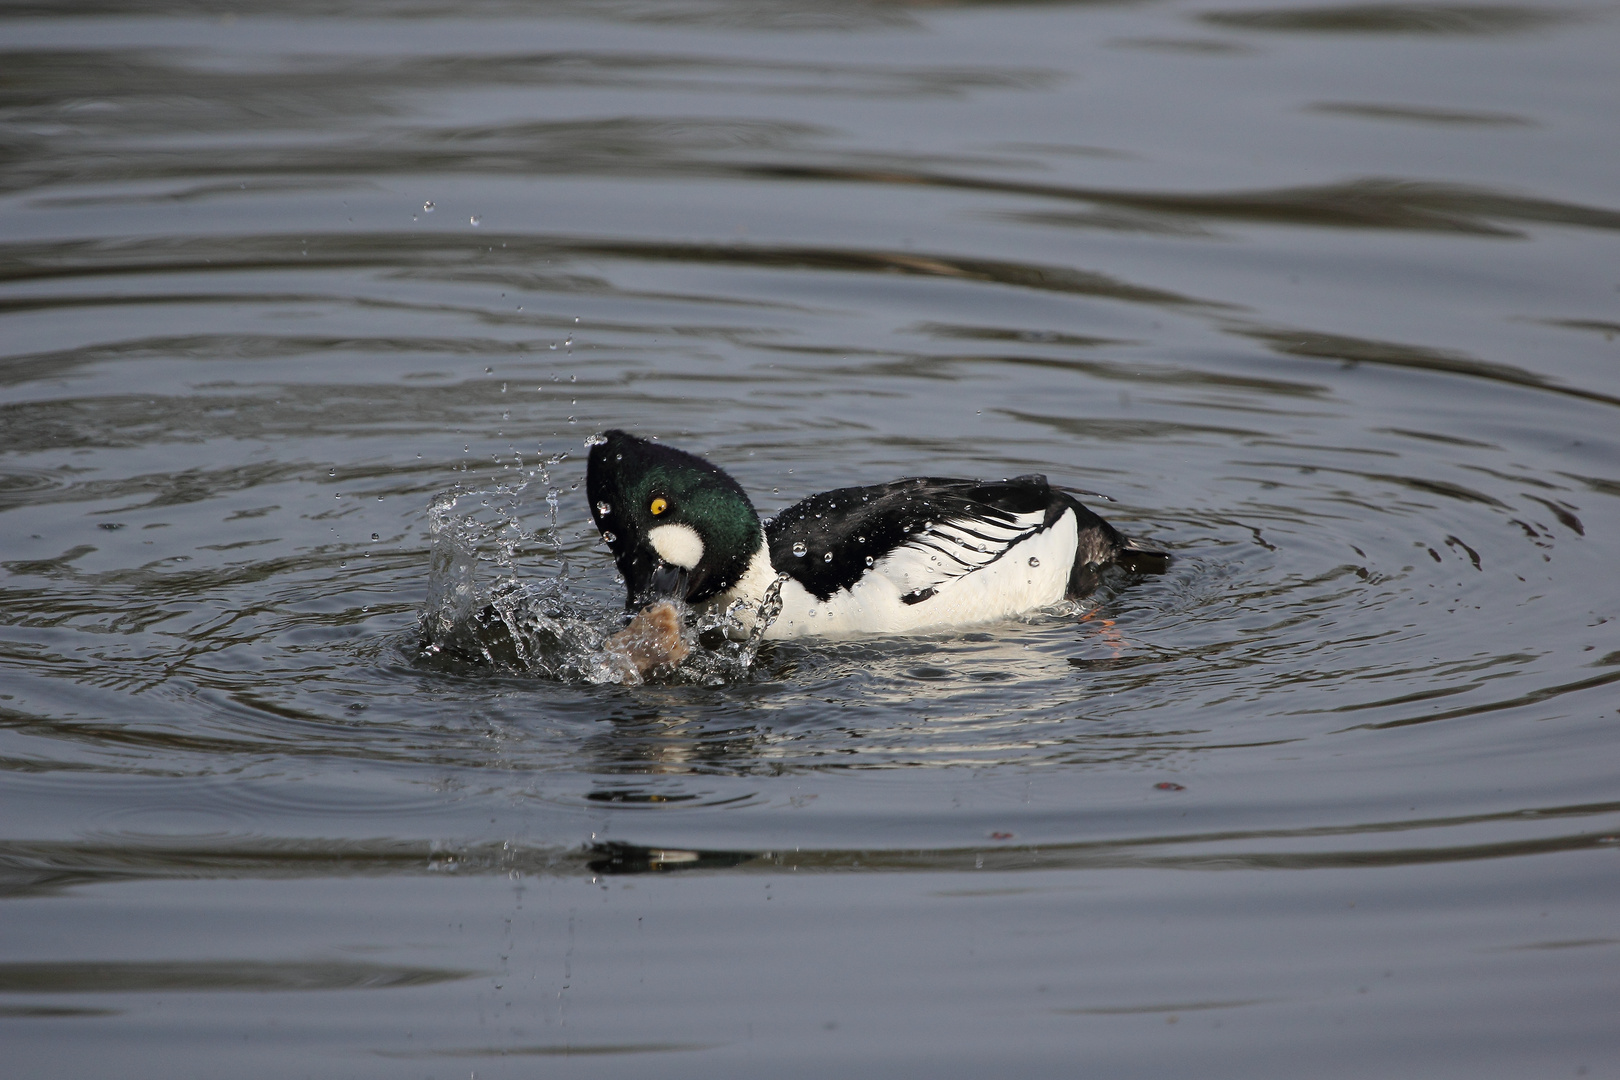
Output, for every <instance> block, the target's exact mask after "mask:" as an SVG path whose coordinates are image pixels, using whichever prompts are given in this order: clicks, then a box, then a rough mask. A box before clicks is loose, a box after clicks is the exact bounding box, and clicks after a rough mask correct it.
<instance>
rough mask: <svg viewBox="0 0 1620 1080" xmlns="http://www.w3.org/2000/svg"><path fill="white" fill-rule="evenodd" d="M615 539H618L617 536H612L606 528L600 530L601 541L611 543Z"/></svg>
mask: <svg viewBox="0 0 1620 1080" xmlns="http://www.w3.org/2000/svg"><path fill="white" fill-rule="evenodd" d="M617 539H618V537H617V536H614V535H613V534H612V533H610V532H608V531H607V530H606V529H603V530H602V542H603V543H605V544H611V543H613V541H615V540H617Z"/></svg>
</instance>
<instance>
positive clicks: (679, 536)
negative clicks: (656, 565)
mask: <svg viewBox="0 0 1620 1080" xmlns="http://www.w3.org/2000/svg"><path fill="white" fill-rule="evenodd" d="M647 540H648V542H649V543H651V544H652V546H653V550H654V551H656V552H658V557H659V558H660V559H663V560H664V561H665V562H667V563H669V565H671V566H679V567H680V568H681V569H683V570H691V569H693V568H694V567H696V566H697V564H698V563H700V562H702V561H703V538H702V537H701V536H699V535H698V534H697V530H696V529H694V528H692V526H690V525H660V526H658V527H657V528H655V529H649V530H647Z"/></svg>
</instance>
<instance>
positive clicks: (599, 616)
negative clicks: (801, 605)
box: [418, 455, 783, 685]
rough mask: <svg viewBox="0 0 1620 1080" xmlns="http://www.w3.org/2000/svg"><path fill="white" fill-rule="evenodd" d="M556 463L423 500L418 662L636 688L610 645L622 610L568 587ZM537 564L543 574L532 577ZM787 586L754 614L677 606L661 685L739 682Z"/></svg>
mask: <svg viewBox="0 0 1620 1080" xmlns="http://www.w3.org/2000/svg"><path fill="white" fill-rule="evenodd" d="M562 457H563V456H562V455H559V456H558V457H556V458H553V459H550V460H548V461H546V462H544V463H542V464H541V465H539V466H538V467H536V468H534V469H533V470H531V471H530V473H529V475H528V476H527V477H526V478H525V479H523V480H522V481H520V482H518V483H516V484H501V483H494V484H492V485H491V486H489V487H486V488H462V487H457V488H453V489H451V490H449V491H446V492H442V493H441V494H439V495H437V496H435V497H434V498H433V500H432V501H431V502H430V503H429V505H428V527H429V531H430V533H431V536H432V547H431V561H430V566H429V571H428V597H427V604H426V607H425V608H424V610H423V612H422V615H421V619H420V643H419V646H418V659H419V660H421V661H424V662H431V663H436V664H448V665H450V666H456V667H460V666H474V667H494V668H497V669H501V670H505V671H516V672H522V673H525V674H531V675H536V676H539V677H541V678H546V679H553V680H557V681H560V682H575V683H597V684H600V683H624V684H635V683H640V682H642V681H643V676H642V675H641V674H640V673H639V672H638V671H637V670H636V668H635V665H634V664H632V663H630V662H629V660H628V658H627V657H626V656H625V655H623V654H621V653H619V652H616V651H615V650H614V649H613V648H612V647H611V645H610V643H609V639H610V638H611V637H612V636H613V635H614V634H616V633H618V632H619V631H620V630H622V629H623V628H624V624H625V618H626V616H625V613H624V612H623V611H621V610H619V609H618V608H615V607H607V606H604V605H602V604H601V603H600V602H599V601H597V600H595V599H593V598H591V597H588V596H585V595H581V594H580V593H579V592H578V591H576V590H575V589H574V587H573V580H572V578H571V574H570V566H569V560H568V557H567V555H566V553H565V550H564V542H563V539H562V537H561V536H560V535H559V533H558V529H557V512H558V502H559V498H560V492H559V490H558V488H556V487H554V486H552V484H551V478H550V474H549V472H548V470H549V468H550V467H551V466H554V465H556V464H558V463H559V462H560V461H561V460H562ZM542 502H543V504H544V506H545V507H546V509H545V511H544V513H545V514H546V520H547V524H546V525H545V526H544V527H542V528H540V529H538V530H530V529H529V528H527V527H526V526H525V524H524V519H525V517H526V515H527V514H529V513H531V512H532V511H534V510H537V509H538V505H539V504H540V503H542ZM537 563H538V565H539V566H540V567H542V568H543V569H544V570H548V571H550V572H549V573H548V574H543V575H542V576H538V577H537V576H535V575H534V573H533V569H534V567H535V566H536V565H537ZM601 569H602V572H603V573H608V572H611V564H610V563H608V562H607V561H606V560H604V561H603V563H602V567H601ZM525 570H526V571H527V574H525V573H524V571H525ZM782 580H783V579H778V580H777V581H776V582H775V583H774V584H773V585H772V586H771V588H770V590H769V591H768V592H767V594H766V597H765V599H764V601H763V602H762V603H761V604H760V606H759V610H758V611H757V612H756V611H754V610H752V609H751V605H749V604H747V603H746V602H743V601H739V602H737V603H735V604H733V605H731V607H730V608H728V609H727V610H725V611H717V610H706V611H702V612H699V613H697V614H695V615H692V614H690V613H687V612H686V611H685V609H684V608H682V609H681V610H682V613H683V615H684V616H685V618H684V620H683V621H684V628H683V630H682V638H683V640H684V641H685V642H686V644H687V645H688V646H691V652H690V654H689V655H688V656H687V658H686V660H685V661H684V662H683V663H681V664H680V666H679V667H678V668H676V669H675V670H674V671H673V672H661V674H660V675H659V676H658V677H657V678H656V681H659V682H676V683H698V684H702V685H722V684H724V683H727V682H733V681H736V680H738V679H741V678H745V677H746V676H747V674H748V672H749V670H750V669H751V668H752V666H753V664H754V661H755V658H756V657H757V656H758V653H759V647H760V644H761V642H762V641H763V638H764V634H765V629H766V628H767V627H768V626H769V625H770V624H771V623H772V622H774V621H775V619H776V616H777V614H778V613H779V612H780V611H781V606H782V603H781V599H780V593H781V587H782Z"/></svg>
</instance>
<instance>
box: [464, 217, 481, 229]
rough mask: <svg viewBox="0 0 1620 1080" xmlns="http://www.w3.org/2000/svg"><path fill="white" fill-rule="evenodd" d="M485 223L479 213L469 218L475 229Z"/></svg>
mask: <svg viewBox="0 0 1620 1080" xmlns="http://www.w3.org/2000/svg"><path fill="white" fill-rule="evenodd" d="M483 223H484V219H483V218H481V217H479V216H478V215H477V214H474V215H473V216H472V217H470V218H468V219H467V224H469V225H471V226H472V227H473V228H475V229H476V228H478V226H480V225H482V224H483Z"/></svg>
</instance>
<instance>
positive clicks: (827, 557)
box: [821, 551, 832, 562]
mask: <svg viewBox="0 0 1620 1080" xmlns="http://www.w3.org/2000/svg"><path fill="white" fill-rule="evenodd" d="M821 561H822V562H832V552H830V551H829V552H827V554H825V555H823V556H822V557H821Z"/></svg>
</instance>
